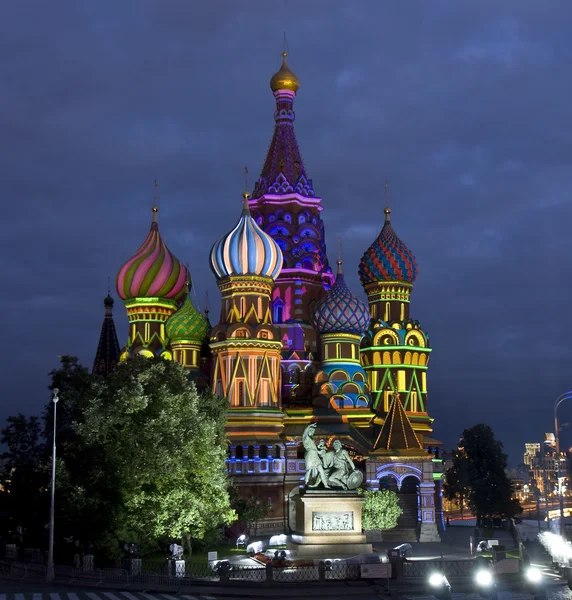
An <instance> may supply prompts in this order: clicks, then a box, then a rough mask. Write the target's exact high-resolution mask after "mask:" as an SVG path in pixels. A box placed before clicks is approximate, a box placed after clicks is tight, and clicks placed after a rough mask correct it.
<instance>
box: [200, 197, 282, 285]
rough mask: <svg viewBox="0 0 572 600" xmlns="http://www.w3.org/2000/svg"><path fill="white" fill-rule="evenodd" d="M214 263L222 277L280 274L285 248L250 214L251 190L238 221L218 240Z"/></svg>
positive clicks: (212, 253)
mask: <svg viewBox="0 0 572 600" xmlns="http://www.w3.org/2000/svg"><path fill="white" fill-rule="evenodd" d="M210 263H211V269H212V270H213V272H214V274H215V275H216V277H217V278H219V279H221V278H223V277H230V276H240V275H258V276H260V277H270V278H272V279H276V277H278V274H279V273H280V269H281V268H282V250H280V246H279V245H278V244H277V243H276V242H275V241H274V240H273V239H272V237H270V236H269V235H268V234H266V233H264V231H262V229H260V227H259V226H258V225H257V224H256V221H255V220H254V219H253V218H252V216H251V215H250V209H249V208H248V195H247V194H245V195H244V208H243V210H242V215H241V217H240V219H239V221H238V223H237V225H236V226H235V227H234V229H232V231H230V232H229V233H227V234H226V235H224V236H223V237H222V238H221V239H220V240H219V241H218V242H216V243H215V244H214V246H213V247H212V250H211V255H210Z"/></svg>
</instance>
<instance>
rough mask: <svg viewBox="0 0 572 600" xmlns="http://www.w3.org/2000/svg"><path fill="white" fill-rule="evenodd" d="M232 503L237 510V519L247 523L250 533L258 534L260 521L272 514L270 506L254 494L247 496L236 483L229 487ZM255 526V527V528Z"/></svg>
mask: <svg viewBox="0 0 572 600" xmlns="http://www.w3.org/2000/svg"><path fill="white" fill-rule="evenodd" d="M229 496H230V503H231V506H232V508H233V509H234V511H235V512H236V516H237V520H238V521H240V522H241V523H244V524H246V528H247V530H248V533H249V534H250V535H256V530H257V525H258V522H259V521H261V520H262V519H265V518H266V517H267V516H268V515H269V514H270V510H271V508H270V506H268V504H265V503H263V502H260V500H258V499H257V498H255V497H254V496H250V497H248V498H245V497H244V496H242V495H241V494H240V491H239V490H238V488H237V487H236V486H235V485H231V486H230V489H229ZM253 528H254V529H253Z"/></svg>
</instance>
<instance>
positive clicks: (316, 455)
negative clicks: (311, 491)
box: [302, 423, 330, 488]
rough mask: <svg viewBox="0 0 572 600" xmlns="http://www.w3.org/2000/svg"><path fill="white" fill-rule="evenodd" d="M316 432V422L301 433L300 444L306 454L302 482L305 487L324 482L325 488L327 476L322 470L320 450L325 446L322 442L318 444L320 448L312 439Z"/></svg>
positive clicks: (315, 485) (327, 484) (328, 485)
mask: <svg viewBox="0 0 572 600" xmlns="http://www.w3.org/2000/svg"><path fill="white" fill-rule="evenodd" d="M315 432H316V423H311V424H310V425H308V427H306V429H304V433H303V434H302V444H303V445H304V450H305V451H306V454H305V455H304V458H305V459H306V473H305V475H304V484H305V485H306V487H317V486H318V485H320V483H323V484H324V487H325V488H329V487H330V484H329V483H328V476H327V475H326V472H325V471H324V465H323V463H322V457H321V456H320V453H321V452H324V450H325V448H324V447H323V446H324V445H323V444H320V446H321V447H320V450H319V451H318V448H317V446H316V442H315V441H314V433H315Z"/></svg>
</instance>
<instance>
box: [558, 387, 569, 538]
mask: <svg viewBox="0 0 572 600" xmlns="http://www.w3.org/2000/svg"><path fill="white" fill-rule="evenodd" d="M571 398H572V391H569V392H564V394H561V395H560V396H558V398H556V401H555V402H554V439H555V442H556V479H557V481H558V498H559V500H560V531H561V532H562V528H563V526H564V498H563V497H562V486H561V484H560V436H559V435H558V407H559V406H560V405H561V404H562V402H564V400H570V399H571Z"/></svg>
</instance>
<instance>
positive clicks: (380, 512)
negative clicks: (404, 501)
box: [358, 489, 403, 530]
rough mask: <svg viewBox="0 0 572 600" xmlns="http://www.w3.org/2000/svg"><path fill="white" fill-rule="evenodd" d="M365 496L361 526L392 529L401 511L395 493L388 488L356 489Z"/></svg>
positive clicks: (368, 528)
mask: <svg viewBox="0 0 572 600" xmlns="http://www.w3.org/2000/svg"><path fill="white" fill-rule="evenodd" d="M358 491H359V493H360V495H362V496H363V497H364V498H365V501H364V503H363V507H362V516H361V520H362V527H363V528H364V529H365V530H372V529H382V530H383V529H393V527H395V526H396V525H397V520H398V519H399V516H400V515H401V513H402V512H403V509H402V508H401V507H400V506H399V503H398V498H397V494H396V493H395V492H392V491H390V490H364V489H359V490H358Z"/></svg>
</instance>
